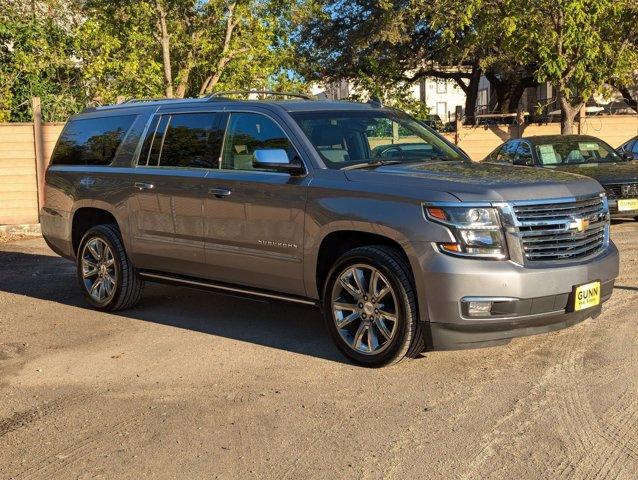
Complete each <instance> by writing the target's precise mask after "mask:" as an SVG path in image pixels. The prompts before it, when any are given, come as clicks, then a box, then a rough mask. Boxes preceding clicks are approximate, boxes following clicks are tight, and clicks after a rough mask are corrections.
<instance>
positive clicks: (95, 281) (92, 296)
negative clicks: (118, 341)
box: [77, 225, 144, 310]
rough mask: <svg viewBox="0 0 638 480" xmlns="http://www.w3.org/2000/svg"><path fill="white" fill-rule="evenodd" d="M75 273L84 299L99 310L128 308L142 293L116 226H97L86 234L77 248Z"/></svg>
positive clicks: (140, 284) (138, 279)
mask: <svg viewBox="0 0 638 480" xmlns="http://www.w3.org/2000/svg"><path fill="white" fill-rule="evenodd" d="M77 274H78V281H79V283H80V288H81V289H82V292H83V293H84V296H85V298H86V299H87V300H88V301H89V303H91V305H93V306H94V307H95V308H98V309H100V310H122V309H126V308H130V307H132V306H133V305H135V304H136V303H137V302H138V301H139V299H140V296H141V294H142V288H143V285H144V284H143V281H142V279H141V278H140V277H139V275H138V274H137V272H136V271H135V268H134V267H133V265H132V264H131V261H130V260H129V258H128V256H127V255H126V251H125V250H124V244H123V242H122V239H121V237H120V233H119V230H118V228H117V226H115V225H98V226H95V227H93V228H91V229H90V230H89V231H88V232H86V234H85V235H84V237H83V238H82V241H81V242H80V247H79V248H78V254H77Z"/></svg>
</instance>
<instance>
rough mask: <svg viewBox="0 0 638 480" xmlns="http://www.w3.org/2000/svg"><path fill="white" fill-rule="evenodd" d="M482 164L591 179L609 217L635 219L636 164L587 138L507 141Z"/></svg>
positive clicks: (637, 214) (637, 205)
mask: <svg viewBox="0 0 638 480" xmlns="http://www.w3.org/2000/svg"><path fill="white" fill-rule="evenodd" d="M484 161H486V162H497V163H510V164H513V165H523V166H530V167H543V168H550V169H555V170H562V171H564V172H570V173H577V174H580V175H586V176H588V177H592V178H594V179H596V180H598V182H599V183H600V184H601V185H602V186H603V187H604V188H605V192H607V198H608V200H609V210H610V213H611V215H612V216H613V217H635V218H638V161H636V160H634V159H633V156H630V155H629V154H628V153H623V154H619V153H618V152H616V151H615V150H614V149H613V148H612V147H611V146H610V145H608V144H607V143H605V142H603V141H602V140H600V139H598V138H596V137H592V136H589V135H542V136H535V137H525V138H516V139H512V140H508V141H507V142H505V143H504V144H502V145H500V146H499V147H498V148H496V149H495V150H494V151H493V152H492V153H490V154H489V155H488V156H487V157H486V158H485V160H484Z"/></svg>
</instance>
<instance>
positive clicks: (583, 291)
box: [574, 281, 600, 312]
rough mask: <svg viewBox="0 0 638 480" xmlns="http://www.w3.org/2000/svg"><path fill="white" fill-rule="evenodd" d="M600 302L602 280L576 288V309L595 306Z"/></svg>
mask: <svg viewBox="0 0 638 480" xmlns="http://www.w3.org/2000/svg"><path fill="white" fill-rule="evenodd" d="M599 303H600V282H598V281H596V282H591V283H586V284H585V285H579V286H578V287H575V288H574V311H575V312H577V311H579V310H584V309H586V308H591V307H595V306H596V305H598V304H599Z"/></svg>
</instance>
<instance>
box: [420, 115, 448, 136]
mask: <svg viewBox="0 0 638 480" xmlns="http://www.w3.org/2000/svg"><path fill="white" fill-rule="evenodd" d="M420 121H421V123H423V124H424V125H426V126H428V127H430V128H431V129H432V130H436V131H437V132H441V131H443V128H444V125H443V120H441V117H440V116H439V115H426V116H425V117H424V118H421V119H420Z"/></svg>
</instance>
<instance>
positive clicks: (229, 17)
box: [199, 2, 239, 95]
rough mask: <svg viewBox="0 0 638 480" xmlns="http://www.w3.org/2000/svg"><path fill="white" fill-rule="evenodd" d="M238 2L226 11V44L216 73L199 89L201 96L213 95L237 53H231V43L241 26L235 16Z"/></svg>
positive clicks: (231, 4)
mask: <svg viewBox="0 0 638 480" xmlns="http://www.w3.org/2000/svg"><path fill="white" fill-rule="evenodd" d="M236 5H237V2H232V3H230V4H229V5H228V7H227V10H226V33H225V35H224V44H223V46H222V51H221V55H220V57H219V60H218V61H217V68H216V70H215V72H214V73H212V74H211V75H209V76H208V77H207V78H206V79H205V80H204V83H203V84H202V86H201V88H200V89H199V94H200V95H203V94H204V93H205V94H210V93H212V91H213V89H214V88H215V86H216V85H217V83H218V82H219V80H220V78H221V76H222V73H223V71H224V69H225V68H226V65H227V64H228V62H230V60H231V59H232V58H233V55H234V54H235V53H237V52H232V51H230V46H231V45H230V42H231V40H232V38H233V31H234V30H235V27H236V26H237V25H238V24H239V20H236V19H235V18H234V15H235V6H236Z"/></svg>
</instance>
